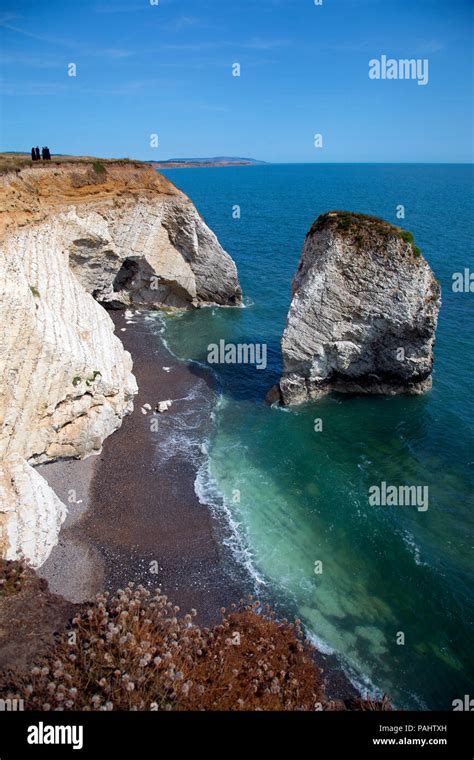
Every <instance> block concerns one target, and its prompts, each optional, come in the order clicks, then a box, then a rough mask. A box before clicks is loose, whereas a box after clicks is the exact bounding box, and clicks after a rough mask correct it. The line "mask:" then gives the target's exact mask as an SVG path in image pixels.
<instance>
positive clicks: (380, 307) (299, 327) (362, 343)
mask: <svg viewBox="0 0 474 760" xmlns="http://www.w3.org/2000/svg"><path fill="white" fill-rule="evenodd" d="M440 297H441V296H440V287H439V284H438V282H437V280H436V278H435V277H434V275H433V272H432V271H431V269H430V267H429V265H428V263H427V262H426V261H425V259H424V258H423V257H422V255H421V253H420V251H419V249H418V248H417V247H416V246H415V245H414V243H413V237H412V235H411V234H410V233H408V232H404V231H403V230H401V229H400V228H398V227H395V226H393V225H391V224H389V223H387V222H384V221H382V220H381V219H376V218H374V217H368V216H365V215H361V214H353V213H349V212H331V213H328V214H324V215H322V216H320V217H319V218H318V219H317V221H316V222H315V223H314V225H313V226H312V228H311V230H310V231H309V233H308V235H307V237H306V242H305V245H304V249H303V254H302V257H301V260H300V263H299V266H298V270H297V273H296V276H295V278H294V281H293V299H292V302H291V306H290V310H289V313H288V318H287V324H286V328H285V331H284V334H283V339H282V352H283V367H284V372H283V376H282V378H281V381H280V384H279V386H277V387H276V388H275V389H272V391H271V392H270V394H269V400H270V401H275V400H279V401H280V402H281V403H283V404H284V405H290V404H298V403H301V402H303V401H306V400H308V399H313V398H318V397H319V396H321V395H324V394H326V393H328V392H331V391H338V392H343V393H380V394H397V393H412V394H414V393H422V392H423V391H426V390H427V389H429V388H430V387H431V383H432V380H431V372H432V367H433V344H434V339H435V329H436V324H437V317H438V310H439V306H440Z"/></svg>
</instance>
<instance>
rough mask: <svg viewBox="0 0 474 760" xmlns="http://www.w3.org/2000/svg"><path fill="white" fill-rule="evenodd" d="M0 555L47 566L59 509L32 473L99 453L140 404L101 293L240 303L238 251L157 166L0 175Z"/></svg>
mask: <svg viewBox="0 0 474 760" xmlns="http://www.w3.org/2000/svg"><path fill="white" fill-rule="evenodd" d="M0 209H1V210H2V214H0V379H1V386H0V460H1V465H0V556H3V557H6V558H7V559H14V558H17V557H19V556H24V557H25V558H26V559H27V560H28V561H29V562H30V564H32V565H33V566H39V565H41V564H42V562H44V561H45V559H46V558H47V556H48V555H49V553H50V551H51V548H52V547H53V545H54V544H55V543H56V541H57V536H58V532H59V528H60V525H61V522H62V521H63V520H64V517H65V514H66V508H65V506H64V505H63V504H62V503H61V502H60V500H59V499H58V498H57V497H56V495H55V494H54V492H53V491H52V490H51V489H50V488H49V486H48V484H47V483H46V481H45V480H44V479H43V478H42V477H41V476H40V475H39V473H38V472H37V471H36V470H34V469H33V467H34V465H36V464H40V463H43V462H48V461H52V460H55V459H58V458H71V457H74V458H83V457H86V456H88V455H90V454H93V453H97V452H99V451H100V449H101V447H102V443H103V440H104V439H105V438H106V437H107V436H108V435H110V434H111V433H112V432H113V431H114V430H116V429H117V427H119V426H120V424H121V421H122V418H123V417H124V415H126V414H128V413H129V412H131V411H132V409H133V397H134V395H135V393H136V392H137V386H136V382H135V378H134V376H133V374H132V360H131V357H130V355H129V354H128V352H126V351H125V350H124V349H123V346H122V344H121V342H120V340H119V338H118V337H117V336H115V335H114V326H113V322H112V320H111V319H110V317H109V315H108V314H107V311H106V310H105V309H104V308H103V307H102V306H101V305H99V303H98V301H101V302H103V303H104V304H110V305H111V306H115V307H123V306H126V305H135V306H136V305H143V306H148V307H162V306H169V307H193V306H199V305H201V304H205V303H219V304H238V303H240V301H241V291H240V286H239V282H238V278H237V272H236V268H235V265H234V262H233V261H232V259H231V258H230V257H229V256H228V255H227V254H226V253H225V252H224V251H223V250H222V248H221V247H220V245H219V243H218V242H217V239H216V238H215V236H214V234H213V233H212V232H211V231H210V230H209V229H208V228H207V227H206V225H205V224H204V222H203V221H202V219H201V218H200V217H199V215H198V213H197V211H196V210H195V208H194V206H193V205H192V203H191V202H190V201H189V200H188V199H187V198H186V197H185V196H184V195H183V194H182V193H180V192H179V191H178V190H177V189H176V188H174V186H173V185H171V183H169V182H168V181H167V180H165V179H164V178H163V177H160V175H157V174H156V172H154V171H153V170H152V169H150V168H144V167H139V166H135V165H133V164H130V165H110V164H107V169H106V171H105V172H103V171H101V172H100V174H99V176H96V173H95V172H94V171H93V170H91V168H90V164H89V165H87V164H84V165H83V166H82V165H77V164H71V165H64V164H60V165H55V164H54V163H52V164H51V165H49V166H47V167H43V166H42V167H38V168H37V167H35V168H28V169H23V170H22V171H20V172H18V173H16V174H9V175H7V176H5V175H3V176H2V177H1V178H0Z"/></svg>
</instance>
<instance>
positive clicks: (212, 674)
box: [0, 563, 390, 711]
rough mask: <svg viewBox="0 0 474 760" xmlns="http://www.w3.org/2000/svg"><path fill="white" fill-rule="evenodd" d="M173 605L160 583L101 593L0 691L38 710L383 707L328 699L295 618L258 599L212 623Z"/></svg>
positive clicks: (384, 701) (385, 707)
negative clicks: (277, 612) (45, 653)
mask: <svg viewBox="0 0 474 760" xmlns="http://www.w3.org/2000/svg"><path fill="white" fill-rule="evenodd" d="M10 564H11V563H10ZM0 570H1V568H0ZM28 572H31V571H28ZM12 577H13V576H12ZM13 583H14V584H15V583H16V580H15V579H14V580H13ZM4 585H5V584H4ZM0 601H1V598H0ZM179 612H180V611H179V608H178V607H175V606H173V604H172V603H171V602H170V601H169V600H168V599H167V597H166V596H164V595H163V594H162V593H161V591H160V589H158V590H156V591H155V592H154V593H152V592H150V591H149V590H147V589H145V588H143V587H142V586H139V587H137V588H135V587H134V586H133V584H129V585H128V586H127V587H126V588H125V589H124V590H119V591H117V593H116V595H115V596H112V597H111V596H109V595H108V594H107V593H105V594H101V595H98V596H97V597H96V600H95V602H92V603H90V604H85V605H82V606H81V607H80V608H79V611H78V612H77V614H76V616H75V617H74V618H73V620H72V622H71V624H70V626H69V628H68V629H67V630H64V631H63V632H60V633H59V635H58V637H57V641H56V644H55V645H54V646H53V647H52V649H51V650H50V652H49V655H48V656H46V657H43V658H42V660H41V661H39V662H37V663H36V665H34V667H33V668H32V669H31V670H30V672H29V673H24V674H10V676H9V679H8V682H7V684H6V686H5V688H4V689H3V694H2V695H1V696H2V697H3V698H15V697H16V698H20V699H23V700H24V703H25V709H27V710H42V711H45V710H46V711H47V710H86V711H109V710H127V711H128V710H252V711H253V710H388V709H390V705H389V702H388V700H387V699H386V698H384V699H382V700H381V701H371V700H362V699H351V700H347V701H342V700H333V701H331V700H329V699H328V698H327V697H326V694H325V690H324V683H323V680H322V676H321V672H320V670H319V669H318V668H317V666H316V664H315V661H314V648H313V647H312V645H311V644H310V643H309V642H308V641H307V640H306V639H305V638H304V635H303V631H302V628H301V624H300V622H299V621H296V622H295V623H294V624H291V623H289V622H288V621H286V620H282V621H280V620H277V619H276V617H275V615H274V614H273V613H272V611H271V610H270V609H269V608H268V607H265V608H264V609H262V607H261V605H260V604H259V602H250V601H249V602H247V603H244V602H243V601H241V602H240V604H239V605H238V606H234V607H233V609H232V610H231V611H230V613H227V614H226V613H225V610H222V615H223V617H222V622H221V624H220V625H217V626H214V627H213V628H204V627H201V626H199V625H197V624H196V623H195V622H194V618H195V615H196V611H195V610H191V614H187V615H184V616H181V617H180V616H179Z"/></svg>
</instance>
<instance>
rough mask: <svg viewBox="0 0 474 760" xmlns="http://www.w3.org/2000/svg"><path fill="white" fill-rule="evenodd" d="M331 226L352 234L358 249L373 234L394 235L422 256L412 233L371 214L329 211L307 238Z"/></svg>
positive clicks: (317, 222)
mask: <svg viewBox="0 0 474 760" xmlns="http://www.w3.org/2000/svg"><path fill="white" fill-rule="evenodd" d="M329 225H335V227H336V229H337V231H338V232H347V233H351V235H352V236H353V240H354V242H355V243H356V245H357V246H358V247H362V245H363V243H364V242H365V241H366V239H367V237H368V236H369V235H371V234H378V235H382V236H384V237H389V236H390V235H393V236H395V237H397V238H398V239H399V240H403V241H404V242H405V243H406V244H407V248H408V246H409V247H410V250H411V251H412V253H413V256H414V257H415V258H418V257H419V256H421V250H420V249H419V248H418V246H417V245H415V241H414V237H413V234H412V233H411V232H408V230H404V229H402V228H401V227H398V226H397V225H395V224H392V223H391V222H387V221H385V219H380V218H379V217H377V216H370V215H369V214H359V213H356V212H355V211H329V212H327V213H326V214H321V216H319V217H318V218H317V219H316V221H315V222H314V224H313V225H312V227H311V229H310V231H309V232H308V235H307V237H309V236H310V235H314V234H315V233H317V232H319V231H320V230H323V229H325V228H326V227H327V226H329Z"/></svg>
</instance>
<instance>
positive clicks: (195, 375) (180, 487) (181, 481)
mask: <svg viewBox="0 0 474 760" xmlns="http://www.w3.org/2000/svg"><path fill="white" fill-rule="evenodd" d="M109 314H110V316H111V317H112V319H113V321H114V323H115V326H116V333H117V335H118V336H119V337H120V339H121V340H122V342H123V344H124V347H125V348H126V350H128V351H130V353H131V354H132V358H133V363H134V367H133V371H134V374H135V376H136V378H137V382H138V387H139V392H138V394H137V396H136V397H135V399H134V411H133V412H132V414H130V415H128V416H127V417H125V418H124V420H123V423H122V426H121V427H120V428H119V429H118V430H117V431H115V433H113V435H111V436H109V437H108V438H107V439H106V440H105V441H104V444H103V448H102V451H101V453H100V454H99V455H97V456H92V457H89V458H88V459H85V460H82V461H80V460H73V461H63V462H54V463H51V464H49V463H48V464H45V465H40V466H39V467H38V470H39V472H41V474H42V475H43V476H44V477H45V478H46V479H47V480H48V482H49V484H50V485H51V486H52V488H53V489H54V490H55V492H56V493H57V495H58V496H59V497H60V498H61V499H63V500H64V501H65V502H66V503H68V494H69V493H70V491H71V489H73V490H75V491H76V493H77V501H76V503H72V504H70V503H69V504H68V506H69V515H68V517H67V519H66V521H65V523H64V525H63V527H62V529H61V532H60V535H59V541H58V544H57V545H56V546H55V547H54V549H53V551H52V552H51V555H50V557H49V558H48V560H47V561H46V562H45V563H44V565H43V566H42V567H41V568H40V570H39V574H40V575H41V577H43V578H45V579H46V580H48V582H49V585H50V588H51V590H52V591H53V592H55V593H58V594H61V595H62V596H65V597H66V598H68V599H69V600H71V601H75V602H80V601H85V600H87V599H90V598H91V596H93V595H94V594H95V593H97V592H99V591H102V590H108V591H115V590H116V589H117V588H119V587H123V586H124V585H126V584H127V583H128V582H129V581H132V582H134V583H137V584H138V583H142V584H143V585H144V586H153V587H156V586H158V585H160V586H161V587H162V589H163V591H164V593H166V594H167V595H168V596H169V597H170V599H171V600H172V602H173V603H174V604H177V605H178V606H179V607H180V608H181V609H182V610H183V611H185V612H187V611H188V610H189V609H191V608H192V607H194V608H196V609H197V611H198V620H199V622H201V623H203V624H206V625H208V624H209V625H211V624H214V623H216V622H218V621H219V620H220V608H221V607H228V606H229V605H230V604H231V603H233V602H238V600H239V599H240V598H242V597H243V596H245V595H247V594H249V593H252V591H253V587H252V584H251V582H250V579H249V578H247V577H245V573H244V571H243V568H241V567H240V566H238V564H237V563H236V561H235V560H234V559H233V557H232V556H231V553H230V550H228V549H227V548H226V547H225V546H224V545H223V544H222V542H221V541H219V536H220V534H221V532H222V530H223V529H224V526H223V525H220V524H219V521H218V520H217V519H216V518H215V517H214V516H213V515H211V513H210V511H209V509H208V508H207V507H206V506H205V505H203V504H201V503H200V502H199V500H198V497H197V495H196V493H195V490H194V482H195V479H196V475H197V469H198V463H199V457H200V456H201V457H202V458H203V456H204V455H203V454H202V453H201V452H200V451H199V450H198V443H199V441H201V440H202V438H203V437H204V436H205V435H206V432H207V430H206V427H207V426H208V425H209V424H210V421H209V420H207V423H206V419H205V414H206V412H207V411H208V410H209V409H211V408H212V407H213V406H214V403H215V391H214V389H213V388H212V386H211V385H210V383H211V379H210V378H209V377H206V373H205V371H200V370H199V368H197V367H194V366H190V365H187V364H186V363H184V362H180V361H178V360H177V359H175V358H174V357H173V356H172V355H171V354H170V353H169V352H168V350H167V349H166V347H165V346H164V345H163V343H162V341H161V340H160V339H159V338H158V336H157V335H156V333H155V332H154V331H153V330H152V329H151V326H150V323H149V322H147V320H146V316H145V317H143V315H142V314H138V315H134V317H132V318H131V319H130V318H128V316H127V313H126V312H122V311H114V312H109ZM163 367H166V370H164V369H163ZM187 397H189V398H187ZM167 399H171V400H173V404H172V406H171V408H170V409H169V410H168V411H166V412H164V413H163V414H153V413H152V412H150V411H148V413H147V414H146V415H145V414H143V413H142V407H143V405H144V404H150V405H151V406H152V407H154V406H155V405H156V404H157V403H158V402H159V401H164V400H167ZM152 425H153V426H156V425H157V428H158V429H157V430H154V429H153V428H152ZM183 427H186V428H189V427H191V428H194V429H195V434H196V445H195V447H194V450H193V452H192V459H193V460H194V461H190V457H189V453H190V452H189V451H186V450H182V449H181V450H180V446H179V437H180V432H182V430H183ZM186 432H188V430H186ZM176 437H178V445H176ZM181 437H182V438H184V436H181ZM78 502H80V503H78Z"/></svg>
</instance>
